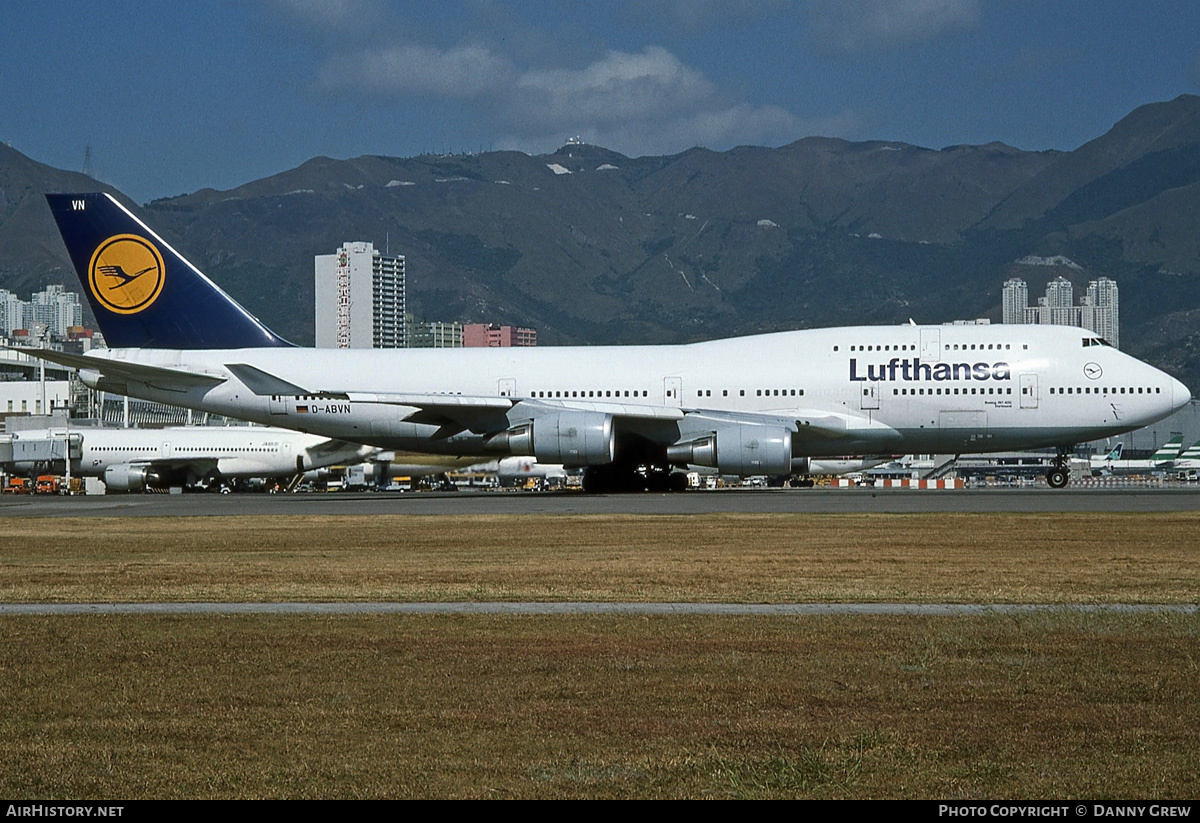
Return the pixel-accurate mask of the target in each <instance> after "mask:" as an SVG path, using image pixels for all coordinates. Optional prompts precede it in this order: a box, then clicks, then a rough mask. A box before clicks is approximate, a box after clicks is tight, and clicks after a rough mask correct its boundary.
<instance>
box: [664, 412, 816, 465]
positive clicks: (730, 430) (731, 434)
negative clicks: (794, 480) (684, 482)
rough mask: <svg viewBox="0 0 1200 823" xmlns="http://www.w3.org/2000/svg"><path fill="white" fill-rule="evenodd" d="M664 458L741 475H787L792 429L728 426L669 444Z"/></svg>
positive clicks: (790, 460) (790, 461)
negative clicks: (695, 437) (682, 441)
mask: <svg viewBox="0 0 1200 823" xmlns="http://www.w3.org/2000/svg"><path fill="white" fill-rule="evenodd" d="M667 459H668V460H670V461H671V462H672V463H686V464H689V465H693V466H709V467H711V468H715V469H716V470H717V471H719V472H721V474H736V475H740V476H742V477H748V476H750V475H754V474H767V475H777V474H790V473H791V471H792V432H791V430H790V429H784V428H775V427H773V426H754V425H750V424H746V425H741V426H727V427H725V428H721V429H717V431H715V432H713V433H712V434H708V435H705V436H704V437H700V438H697V439H696V440H689V441H687V442H685V443H676V444H675V445H673V446H668V447H667Z"/></svg>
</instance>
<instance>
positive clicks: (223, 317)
mask: <svg viewBox="0 0 1200 823" xmlns="http://www.w3.org/2000/svg"><path fill="white" fill-rule="evenodd" d="M46 201H47V202H48V203H49V204H50V211H51V213H52V214H53V215H54V220H55V222H56V223H58V230H59V232H60V233H61V234H62V238H63V243H65V244H66V247H67V252H68V253H69V254H70V255H71V262H72V263H73V264H74V265H75V273H76V274H77V275H79V281H80V283H81V284H82V285H83V293H84V294H85V295H87V299H88V302H89V303H90V304H91V306H92V311H93V312H94V313H95V315H96V322H97V323H99V324H100V331H101V332H103V333H104V339H105V341H107V343H108V345H110V346H113V347H114V348H137V347H142V348H153V349H240V348H262V347H269V346H289V345H291V344H290V343H288V342H287V341H286V340H284V339H283V338H281V337H279V336H278V335H277V334H275V333H274V332H272V331H271V330H270V329H268V328H267V327H266V326H264V325H263V324H262V323H261V322H260V321H259V320H258V319H257V318H256V317H254V316H253V315H252V314H250V313H249V312H248V311H246V310H245V309H244V308H242V307H241V306H240V305H238V304H237V303H236V302H235V301H234V300H233V298H231V297H230V296H229V295H228V294H226V293H225V292H223V291H222V290H221V289H220V288H219V287H218V286H217V285H216V284H215V283H213V282H212V281H211V280H209V279H208V278H207V277H205V276H204V274H203V273H202V272H201V271H200V270H199V269H197V268H196V267H195V266H193V265H192V264H191V263H190V262H188V260H187V259H186V258H184V256H183V255H181V254H180V253H179V252H177V251H175V249H173V248H171V246H170V244H168V243H167V242H166V241H165V240H163V239H162V238H161V237H159V236H158V235H157V234H155V233H154V232H153V231H151V230H150V228H149V227H148V226H146V224H145V223H143V222H142V221H141V220H139V219H138V218H137V217H135V216H134V215H133V213H132V212H130V211H129V210H128V209H126V208H125V207H124V206H122V205H121V204H120V203H119V202H118V201H117V200H116V198H114V197H113V196H112V195H110V194H105V193H97V194H47V195H46Z"/></svg>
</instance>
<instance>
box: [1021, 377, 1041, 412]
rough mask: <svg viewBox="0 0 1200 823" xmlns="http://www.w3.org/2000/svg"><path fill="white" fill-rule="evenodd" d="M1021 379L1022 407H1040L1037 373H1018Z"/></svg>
mask: <svg viewBox="0 0 1200 823" xmlns="http://www.w3.org/2000/svg"><path fill="white" fill-rule="evenodd" d="M1018 377H1019V378H1020V380H1021V408H1023V409H1036V408H1037V407H1038V379H1037V375H1036V374H1022V375H1018Z"/></svg>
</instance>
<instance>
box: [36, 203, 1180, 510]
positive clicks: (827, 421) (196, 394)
mask: <svg viewBox="0 0 1200 823" xmlns="http://www.w3.org/2000/svg"><path fill="white" fill-rule="evenodd" d="M46 197H47V200H48V201H49V203H50V207H51V211H52V213H53V215H54V218H55V220H56V221H57V222H58V226H59V229H60V231H61V232H62V235H63V240H64V242H65V243H66V246H67V250H68V252H69V253H70V255H71V258H72V261H73V262H74V264H75V269H76V272H77V273H78V275H79V278H80V280H81V281H82V283H83V286H84V292H85V293H86V294H87V297H88V299H89V301H90V302H91V305H92V308H93V310H94V312H95V314H96V318H97V320H98V322H99V324H100V327H101V331H103V333H104V336H105V339H106V340H107V341H108V343H109V345H110V346H113V347H114V348H112V349H108V350H100V351H92V352H90V353H88V354H86V355H66V354H61V353H54V352H42V351H36V350H35V351H30V352H29V353H30V354H35V355H39V356H42V357H45V358H46V359H49V360H53V361H55V362H59V363H63V364H65V365H70V366H75V367H78V368H79V369H80V376H81V378H82V379H83V380H84V381H85V382H86V383H88V384H89V385H91V386H93V387H97V388H102V389H104V390H105V391H110V392H115V393H124V394H129V395H131V396H135V397H141V398H146V399H150V400H158V401H162V402H166V403H172V404H175V405H178V406H186V407H190V408H194V409H201V410H204V411H209V412H214V413H218V414H225V415H231V416H234V417H240V418H244V419H247V420H254V421H257V422H262V423H268V424H272V425H277V426H285V427H287V428H293V429H298V430H300V431H307V432H313V433H317V434H321V435H323V436H326V437H333V438H339V439H345V440H351V441H354V442H361V443H369V444H372V445H376V446H381V447H385V448H395V449H403V450H411V451H422V452H427V453H436V454H446V455H456V456H463V455H480V456H490V455H495V456H503V455H532V456H534V457H536V458H537V459H538V460H539V461H542V462H546V463H562V464H564V465H567V466H573V467H579V466H586V467H587V472H586V474H585V478H584V487H585V488H586V489H590V490H606V489H622V488H648V487H649V488H655V487H667V486H669V485H672V484H674V483H676V482H682V478H680V480H679V481H672V480H670V479H669V475H670V470H671V469H672V467H685V466H688V465H698V466H709V467H712V468H716V469H717V470H719V471H720V472H721V473H723V474H739V475H760V474H767V475H780V474H788V473H790V472H791V471H792V467H793V465H794V464H793V461H797V460H803V459H804V458H811V457H828V456H835V455H844V454H885V453H909V452H936V453H958V452H987V451H1011V450H1019V449H1028V448H1037V447H1049V446H1055V447H1059V450H1060V455H1063V456H1065V454H1066V452H1067V449H1068V447H1070V446H1071V445H1072V444H1074V443H1076V442H1080V441H1084V440H1095V439H1099V438H1102V437H1107V436H1111V435H1114V434H1118V433H1121V432H1125V431H1129V430H1131V429H1135V428H1138V427H1140V426H1143V425H1146V424H1148V423H1150V422H1152V421H1155V420H1159V419H1161V418H1163V417H1165V416H1167V415H1168V414H1170V413H1171V412H1172V411H1173V410H1175V409H1177V408H1179V407H1180V406H1182V405H1183V404H1184V403H1186V402H1187V401H1188V400H1189V399H1190V397H1191V394H1190V392H1189V391H1188V389H1187V388H1186V387H1185V386H1184V385H1183V384H1182V383H1180V382H1179V381H1178V380H1175V379H1173V378H1172V377H1170V376H1169V375H1167V374H1165V373H1163V372H1161V371H1159V370H1158V369H1155V368H1153V367H1152V366H1150V365H1148V364H1146V363H1143V362H1141V361H1139V360H1136V359H1135V358H1133V357H1130V356H1129V355H1126V354H1123V353H1122V352H1120V351H1117V350H1116V349H1114V348H1112V347H1111V346H1109V345H1107V344H1106V343H1105V342H1104V341H1103V340H1101V339H1100V338H1099V337H1098V336H1097V335H1095V334H1093V333H1091V332H1088V331H1085V330H1082V329H1078V328H1069V327H1055V326H1002V325H991V326H988V325H972V326H960V325H954V326H918V325H915V324H911V325H907V326H892V327H875V326H862V327H850V328H834V329H816V330H811V331H791V332H777V333H773V334H764V335H757V336H752V337H740V338H733V339H727V340H714V341H710V342H704V343H692V344H687V345H677V346H595V347H561V348H555V347H543V348H524V349H518V348H512V349H409V350H350V349H304V348H297V347H295V346H292V345H291V344H289V343H287V342H286V341H284V340H283V339H281V338H280V337H278V336H277V335H276V334H274V333H273V332H271V331H270V330H269V329H267V328H266V327H265V326H264V325H263V324H262V323H260V322H259V321H258V320H257V319H255V318H254V317H253V316H251V315H250V314H249V313H248V312H247V311H246V310H245V309H243V308H242V307H241V306H239V305H238V304H237V303H235V302H234V301H233V300H232V299H231V298H230V297H229V296H228V295H226V294H225V293H224V292H223V291H221V290H220V289H219V288H217V286H215V285H214V284H213V283H212V282H211V281H210V280H208V278H206V277H205V276H204V275H203V274H202V273H201V272H200V271H199V270H198V269H197V268H196V267H195V266H193V265H192V264H191V263H189V262H188V261H187V260H185V259H184V258H183V257H182V256H181V255H179V254H178V253H177V252H176V251H175V250H174V249H172V248H171V246H170V245H168V244H167V243H166V242H165V241H164V240H163V239H162V238H161V237H159V236H158V235H156V234H155V233H154V232H152V231H151V230H150V229H149V228H148V227H146V226H145V225H144V224H143V223H142V222H141V221H140V220H139V219H138V218H137V217H135V216H134V215H133V213H132V212H130V211H129V210H127V209H126V208H125V207H123V206H122V205H120V203H118V202H117V201H116V200H115V199H114V198H112V197H111V196H109V195H107V194H59V195H47V196H46ZM1047 478H1048V480H1049V482H1050V484H1051V485H1053V486H1057V487H1061V486H1063V485H1066V482H1067V478H1068V474H1067V471H1066V467H1065V462H1064V460H1059V461H1058V462H1057V463H1056V466H1055V468H1054V469H1053V470H1051V471H1050V472H1049V473H1048V474H1047Z"/></svg>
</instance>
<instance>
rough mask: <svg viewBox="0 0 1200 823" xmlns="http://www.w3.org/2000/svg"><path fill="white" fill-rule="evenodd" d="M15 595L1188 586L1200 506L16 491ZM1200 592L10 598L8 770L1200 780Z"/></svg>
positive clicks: (263, 787) (893, 781) (9, 547)
mask: <svg viewBox="0 0 1200 823" xmlns="http://www.w3.org/2000/svg"><path fill="white" fill-rule="evenodd" d="M2 525H3V531H2V533H0V600H2V601H3V602H35V601H40V602H44V601H75V600H82V601H92V602H97V601H157V600H173V601H184V600H210V601H212V600H217V601H249V600H313V601H321V600H346V599H352V600H456V601H463V600H609V601H618V600H641V601H672V600H674V601H692V600H696V601H714V602H715V601H736V602H815V601H830V600H836V601H854V602H864V601H906V602H955V601H965V602H1003V603H1053V604H1076V603H1116V602H1140V603H1176V604H1178V603H1193V604H1194V603H1196V602H1197V601H1198V600H1200V594H1198V590H1200V568H1198V564H1200V559H1198V558H1200V545H1198V544H1200V541H1197V540H1196V535H1197V534H1198V533H1200V532H1198V530H1197V525H1198V518H1197V517H1196V516H1195V515H1188V514H1180V515H1099V516H1097V515H1086V516H1085V515H1079V516H1075V515H996V516H992V515H937V516H928V517H927V516H916V515H914V516H900V515H896V516H884V515H880V516H865V515H864V516H839V515H827V516H825V515H822V516H800V515H765V516H739V515H730V516H711V517H702V518H701V517H611V518H609V517H594V518H588V517H578V518H577V517H467V518H421V517H389V518H371V519H368V518H353V517H350V518H270V517H262V518H247V519H241V518H201V519H194V520H182V519H169V520H168V519H163V520H149V519H128V520H121V519H112V520H97V519H89V520H75V521H72V520H40V521H38V520H25V519H16V518H13V519H8V520H5V521H4V522H3V524H2ZM1198 640H1200V617H1198V616H1197V615H1195V614H1190V615H1180V614H1166V613H1151V614H1096V613H1080V612H1072V611H1069V610H1065V609H1064V610H1050V611H1044V612H1037V613H1031V614H1022V615H988V616H981V617H915V616H909V617H879V616H841V617H711V616H653V617H636V616H584V615H581V616H569V617H531V616H524V617H518V616H511V615H509V616H505V615H499V616H469V615H444V616H396V615H388V616H364V617H351V616H311V617H310V616H231V617H225V616H212V615H194V616H187V615H185V616H161V617H153V616H75V617H0V683H2V684H3V687H2V688H0V742H2V745H3V749H2V750H3V757H2V759H0V763H2V765H0V796H5V797H11V798H46V799H50V798H58V799H89V798H93V799H112V798H138V797H501V798H510V797H511V798H533V797H664V798H665V797H714V798H760V797H815V798H837V797H908V798H968V799H981V798H1050V799H1056V800H1067V799H1080V798H1102V797H1110V798H1156V799H1168V798H1194V797H1196V796H1197V795H1198V794H1200V777H1198V775H1200V747H1197V746H1196V745H1195V739H1196V736H1197V732H1198V731H1200V643H1198Z"/></svg>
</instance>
